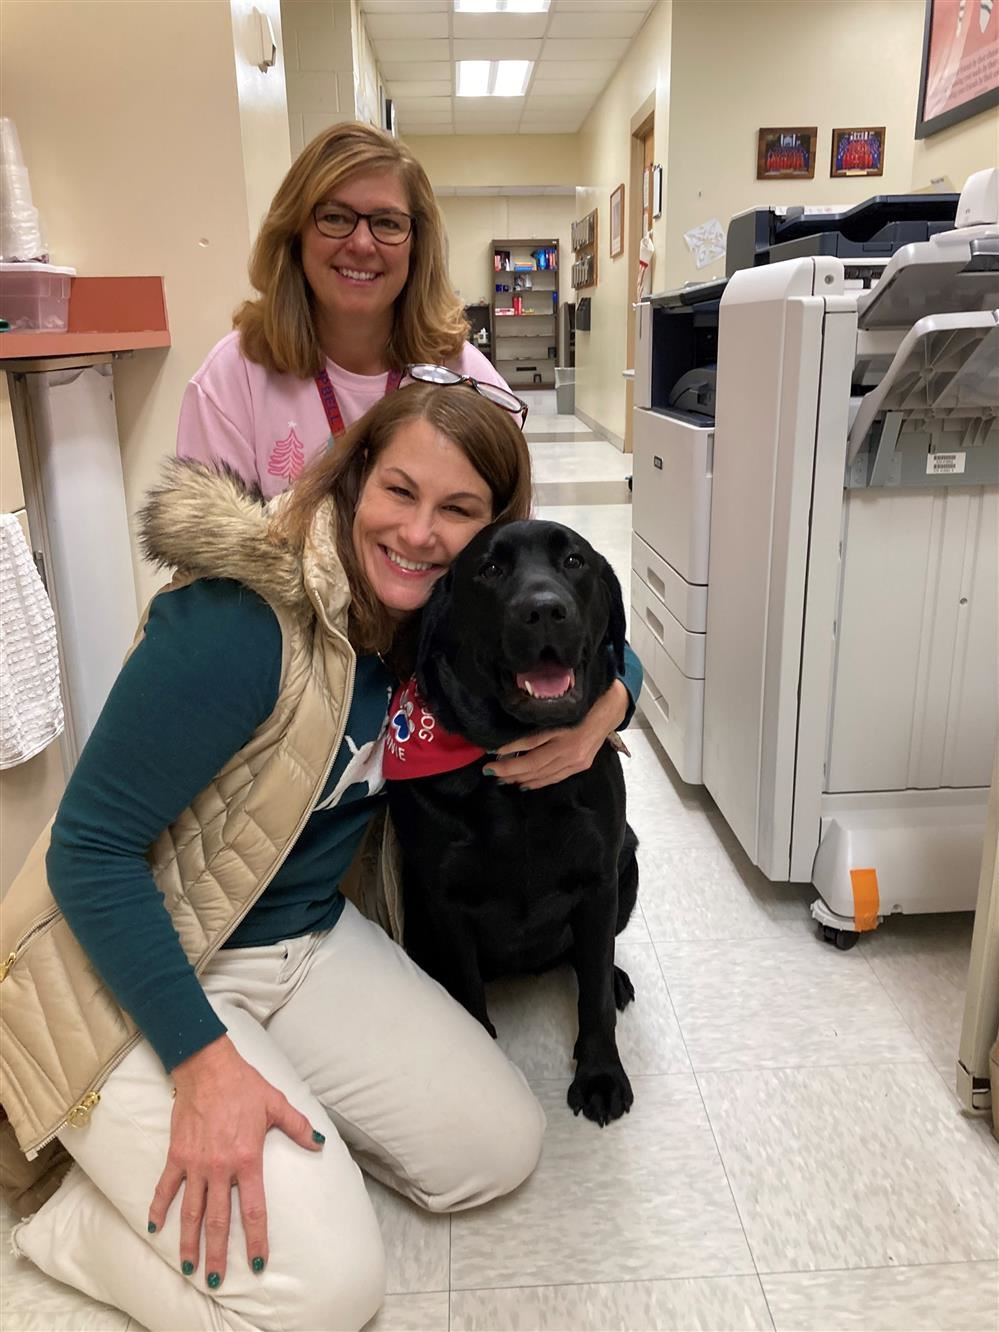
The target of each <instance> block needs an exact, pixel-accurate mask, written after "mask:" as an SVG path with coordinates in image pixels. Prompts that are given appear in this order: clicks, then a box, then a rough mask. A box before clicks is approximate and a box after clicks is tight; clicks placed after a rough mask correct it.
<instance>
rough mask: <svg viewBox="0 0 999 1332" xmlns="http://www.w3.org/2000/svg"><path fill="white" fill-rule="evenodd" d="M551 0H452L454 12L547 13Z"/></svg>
mask: <svg viewBox="0 0 999 1332" xmlns="http://www.w3.org/2000/svg"><path fill="white" fill-rule="evenodd" d="M551 2H552V0H454V12H455V13H456V14H547V13H548V6H549V5H550V4H551Z"/></svg>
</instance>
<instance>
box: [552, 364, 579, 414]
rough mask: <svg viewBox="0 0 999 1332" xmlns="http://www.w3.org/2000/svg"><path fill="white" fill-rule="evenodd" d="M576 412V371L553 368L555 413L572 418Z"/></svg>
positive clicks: (568, 368)
mask: <svg viewBox="0 0 999 1332" xmlns="http://www.w3.org/2000/svg"><path fill="white" fill-rule="evenodd" d="M575 410H576V371H575V370H574V369H572V368H571V367H563V366H560V365H557V366H556V367H555V411H556V413H557V414H558V415H559V416H572V414H573V412H575Z"/></svg>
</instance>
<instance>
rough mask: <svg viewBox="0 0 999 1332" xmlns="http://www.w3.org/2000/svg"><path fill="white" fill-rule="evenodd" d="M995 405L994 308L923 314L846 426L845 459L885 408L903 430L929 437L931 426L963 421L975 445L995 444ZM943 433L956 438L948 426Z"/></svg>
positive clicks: (997, 325) (998, 340)
mask: <svg viewBox="0 0 999 1332" xmlns="http://www.w3.org/2000/svg"><path fill="white" fill-rule="evenodd" d="M996 403H999V310H988V311H984V312H981V313H974V314H972V313H967V312H965V313H961V314H938V315H927V316H926V317H925V318H923V319H920V320H919V321H918V322H917V323H916V324H914V325H913V327H912V328H911V329H910V330H909V332H908V333H907V334H906V335H905V337H904V338H903V339H902V343H901V345H900V347H899V349H898V351H897V352H896V353H895V357H894V359H893V361H892V363H891V365H890V366H889V367H888V369H887V371H886V372H885V375H884V378H883V379H882V380H881V383H880V384H878V386H877V388H875V389H872V390H871V392H870V393H868V394H866V395H865V397H864V399H863V401H862V402H861V404H860V407H859V409H858V411H857V414H856V416H855V418H854V422H853V425H852V427H851V429H850V442H849V448H848V450H847V463H848V464H849V463H852V462H853V460H854V458H856V456H857V454H858V453H859V452H860V450H861V448H862V447H863V445H864V442H865V441H866V439H867V437H868V435H869V433H870V430H871V427H872V426H873V424H874V421H875V419H876V418H877V417H878V416H879V415H880V414H882V413H886V412H893V413H897V414H898V415H899V416H901V417H902V418H903V419H904V420H903V429H904V428H905V425H906V424H908V425H912V426H916V427H918V428H919V429H920V430H921V431H922V432H923V433H925V434H927V435H929V436H931V437H932V436H933V435H934V434H935V433H936V431H935V429H934V426H937V427H938V428H939V427H941V426H942V425H944V424H946V423H948V422H954V421H955V420H966V421H967V422H968V424H969V432H970V433H971V435H972V437H973V439H972V442H973V443H974V444H985V443H999V420H997V418H996V415H995V409H996ZM979 422H980V423H981V425H980V427H979V428H978V429H976V428H975V427H976V424H977V423H979ZM947 434H948V439H955V432H954V428H953V426H952V427H951V429H950V430H948V432H947ZM993 436H995V438H994V439H993ZM956 442H957V441H956ZM957 446H958V447H960V444H959V442H957Z"/></svg>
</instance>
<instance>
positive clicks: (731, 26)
mask: <svg viewBox="0 0 999 1332" xmlns="http://www.w3.org/2000/svg"><path fill="white" fill-rule="evenodd" d="M923 13H924V4H923V0H837V3H835V4H818V3H813V2H812V0H739V2H738V3H732V0H660V3H659V4H658V5H657V6H656V8H655V9H654V10H653V11H652V14H651V15H650V17H649V19H648V20H647V21H646V23H645V26H644V27H643V28H642V29H641V31H640V32H639V34H638V36H637V37H636V38H635V41H634V42H633V44H632V46H631V48H630V49H629V51H628V54H627V55H626V57H625V60H624V62H623V63H622V65H621V66H620V68H619V69H618V70H617V72H616V73H615V75H614V77H613V79H612V80H611V82H610V83H609V84H608V86H607V88H606V89H605V91H604V93H603V94H602V96H601V97H600V99H599V101H598V102H597V104H596V106H595V107H594V109H593V111H592V112H591V113H590V115H589V117H588V118H587V120H586V122H585V123H584V125H583V127H582V130H581V132H580V135H579V139H580V177H579V178H580V180H581V181H583V182H585V184H584V186H583V188H581V189H580V190H579V191H578V196H577V209H576V212H577V216H582V215H583V214H584V213H586V212H588V211H589V210H590V209H591V208H592V207H594V206H596V207H597V208H598V210H599V214H600V221H599V226H600V254H599V285H598V287H597V289H596V291H595V292H594V293H590V294H591V295H592V297H593V331H592V332H591V333H590V334H589V335H586V334H580V335H578V336H577V339H576V359H577V367H578V368H577V385H576V402H577V404H578V406H579V407H581V408H582V410H583V411H584V412H585V413H586V414H587V415H589V416H590V417H592V418H593V419H594V420H596V421H597V422H599V423H600V424H601V425H602V426H604V427H605V428H606V429H607V430H609V431H610V432H611V433H613V434H614V435H616V436H623V435H624V433H625V415H626V394H625V383H624V381H623V380H622V379H621V377H620V371H621V369H622V368H623V366H624V363H625V358H626V345H627V319H628V317H629V316H628V303H629V301H630V300H631V299H632V295H631V280H632V276H633V274H634V256H633V255H632V254H631V253H630V252H629V251H626V253H625V255H624V256H622V257H621V258H620V259H616V260H611V259H610V257H609V249H608V238H607V222H608V209H609V200H610V191H611V190H613V189H614V188H615V186H617V185H618V184H620V183H621V182H622V181H624V182H628V179H629V164H630V142H629V131H630V125H631V118H632V116H633V115H634V114H635V112H636V111H637V110H638V108H639V107H641V106H642V104H643V102H644V101H645V100H646V99H647V98H648V97H649V96H650V95H651V94H653V93H654V94H655V105H656V117H655V157H656V160H657V161H659V162H661V163H663V164H664V166H665V169H666V170H665V183H664V202H665V210H664V218H663V219H662V221H660V222H659V223H658V224H657V225H656V227H655V229H654V236H655V241H656V259H655V265H654V269H653V282H652V289H653V290H664V289H666V288H669V287H675V286H679V285H681V284H682V283H684V282H687V281H698V280H700V281H703V280H705V279H707V278H709V277H712V276H715V275H719V274H723V273H724V260H719V261H718V262H716V263H715V264H713V265H711V266H709V267H707V268H704V269H700V270H698V269H697V268H696V267H695V265H694V262H693V258H692V257H691V255H690V252H689V250H688V249H687V247H686V244H685V243H684V240H683V233H684V232H685V231H687V230H689V229H690V228H691V227H694V226H696V225H697V224H698V223H701V222H705V221H707V220H708V219H709V218H712V217H717V218H718V220H719V221H720V222H721V224H722V226H723V228H724V227H727V225H728V221H729V219H730V218H731V216H732V214H733V213H736V212H739V211H740V210H742V209H745V208H749V207H752V206H754V205H756V204H778V203H806V204H808V203H811V204H826V203H828V204H838V205H846V206H848V205H849V204H852V203H856V202H859V201H861V200H863V199H865V198H867V197H868V196H869V195H870V194H872V193H875V192H885V193H888V192H892V191H904V190H908V189H910V188H917V189H918V188H923V187H925V186H927V185H929V184H930V183H931V182H933V181H934V180H937V179H941V178H942V179H943V180H944V181H945V182H949V183H950V184H952V185H953V187H954V188H955V189H958V190H959V189H960V188H961V186H962V185H963V183H964V181H965V179H966V178H967V176H968V175H970V174H971V172H972V171H975V170H978V169H980V168H982V167H985V166H992V165H995V164H996V162H999V110H994V111H991V112H988V113H986V114H984V115H980V116H977V117H975V118H974V119H973V120H970V121H966V122H964V123H963V124H961V125H958V126H956V127H955V128H953V129H951V130H947V131H944V132H943V133H941V134H937V135H934V136H933V137H932V138H930V139H927V140H924V141H922V142H918V143H917V142H916V141H915V139H914V134H913V127H914V124H915V111H916V97H917V93H918V87H919V66H920V58H921V51H922V32H923ZM858 34H862V47H860V48H858ZM720 90H724V92H723V94H722V93H721V92H720ZM780 124H785V125H796V124H798V125H813V124H814V125H817V126H818V131H819V132H818V140H817V163H816V172H815V178H814V179H813V180H810V181H757V180H756V133H757V130H758V129H759V128H760V127H761V126H763V125H780ZM851 125H858V126H860V125H885V126H886V129H887V139H886V152H885V174H884V175H883V176H882V177H881V178H879V179H874V180H872V179H865V178H854V179H844V180H838V179H837V180H833V179H831V178H830V176H829V154H830V141H831V135H832V130H833V129H834V128H835V127H837V126H842V127H848V126H851Z"/></svg>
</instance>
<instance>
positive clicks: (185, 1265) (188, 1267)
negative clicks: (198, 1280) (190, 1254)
mask: <svg viewBox="0 0 999 1332" xmlns="http://www.w3.org/2000/svg"><path fill="white" fill-rule="evenodd" d="M180 1270H181V1271H182V1272H183V1273H184V1275H185V1276H190V1275H191V1273H192V1272H193V1271H194V1264H193V1263H192V1262H190V1261H189V1260H188V1259H187V1258H185V1259H184V1261H183V1262H182V1263H181V1265H180Z"/></svg>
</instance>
